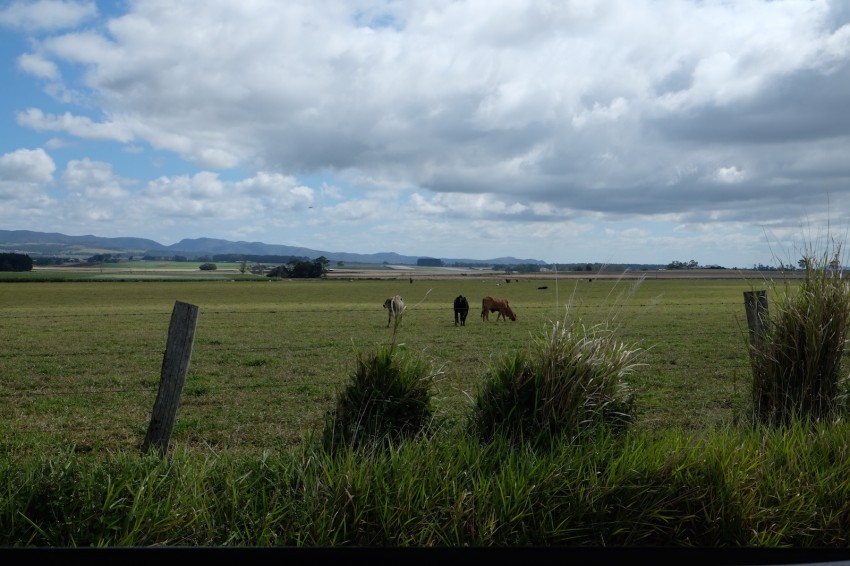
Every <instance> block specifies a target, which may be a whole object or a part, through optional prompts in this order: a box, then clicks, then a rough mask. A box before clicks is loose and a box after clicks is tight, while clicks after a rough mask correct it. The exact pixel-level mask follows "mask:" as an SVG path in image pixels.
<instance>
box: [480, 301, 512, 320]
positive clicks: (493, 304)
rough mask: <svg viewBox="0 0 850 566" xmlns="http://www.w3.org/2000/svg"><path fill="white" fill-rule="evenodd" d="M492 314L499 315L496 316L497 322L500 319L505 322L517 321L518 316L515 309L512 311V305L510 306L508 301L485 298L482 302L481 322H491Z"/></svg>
mask: <svg viewBox="0 0 850 566" xmlns="http://www.w3.org/2000/svg"><path fill="white" fill-rule="evenodd" d="M491 312H498V313H499V314H497V315H496V320H497V321H498V320H499V318H502V319H503V320H507V319H511V320H516V315H515V314H514V311H513V309H511V305H509V304H508V300H507V299H494V298H493V297H490V296H487V297H484V298H483V299H482V300H481V320H490V313H491Z"/></svg>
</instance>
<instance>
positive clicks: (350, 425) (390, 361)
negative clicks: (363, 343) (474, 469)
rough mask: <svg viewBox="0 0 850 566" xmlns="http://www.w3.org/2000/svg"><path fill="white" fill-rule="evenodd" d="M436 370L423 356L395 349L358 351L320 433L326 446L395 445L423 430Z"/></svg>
mask: <svg viewBox="0 0 850 566" xmlns="http://www.w3.org/2000/svg"><path fill="white" fill-rule="evenodd" d="M436 375H437V374H436V372H434V371H433V369H432V366H431V364H430V363H429V362H428V361H427V360H425V359H424V358H423V357H422V356H421V355H416V354H411V353H407V352H404V351H400V350H398V349H395V348H394V347H392V346H389V347H386V346H382V347H379V348H378V349H377V350H376V351H374V352H370V353H360V354H358V356H357V364H356V367H355V370H354V373H353V374H352V376H351V379H350V381H349V383H348V385H347V386H346V387H345V388H344V389H343V390H342V391H341V392H340V393H339V394H338V395H337V399H336V406H335V408H334V409H333V410H332V411H331V412H330V413H329V414H328V416H327V418H326V422H325V429H324V431H323V433H322V444H323V445H324V447H325V448H328V449H333V448H334V447H342V446H349V445H350V446H354V447H358V446H361V445H364V444H369V443H374V442H379V443H380V442H395V441H397V440H400V439H403V438H409V437H412V436H415V435H417V434H420V433H422V432H424V431H425V429H426V428H427V426H428V425H429V424H430V422H431V418H432V416H433V408H432V403H431V401H432V395H433V394H432V386H433V382H434V378H435V377H436Z"/></svg>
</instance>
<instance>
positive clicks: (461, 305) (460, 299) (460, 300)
mask: <svg viewBox="0 0 850 566" xmlns="http://www.w3.org/2000/svg"><path fill="white" fill-rule="evenodd" d="M468 314H469V301H467V300H466V297H464V296H463V295H458V296H457V297H456V298H455V326H457V325H458V323H460V325H461V326H466V315H468Z"/></svg>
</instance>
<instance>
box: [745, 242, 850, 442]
mask: <svg viewBox="0 0 850 566" xmlns="http://www.w3.org/2000/svg"><path fill="white" fill-rule="evenodd" d="M840 258H841V246H840V245H834V246H833V250H832V253H829V252H824V253H823V254H822V255H820V256H818V255H816V254H815V253H814V252H812V251H811V250H809V251H807V252H806V253H805V254H804V256H803V259H802V264H803V266H804V268H805V275H804V278H803V279H802V281H801V282H800V283H799V285H786V287H785V289H784V290H783V291H782V292H780V293H779V298H778V299H776V300H775V301H774V302H773V305H772V308H771V309H770V311H769V313H768V314H767V315H765V317H766V318H767V320H766V321H762V333H761V334H760V335H758V336H754V337H753V339H752V340H751V341H750V360H751V366H752V372H753V387H752V403H753V421H754V422H756V423H761V424H768V425H785V424H788V423H789V422H791V421H793V420H795V419H802V420H821V419H830V418H834V417H836V416H838V415H839V414H840V413H841V412H843V411H844V410H846V399H847V386H848V379H847V375H846V372H845V371H842V368H841V357H842V355H843V352H844V347H845V344H846V342H847V327H848V323H850V285H848V280H847V279H846V278H845V277H844V272H843V271H842V269H841V267H840V266H841V262H840Z"/></svg>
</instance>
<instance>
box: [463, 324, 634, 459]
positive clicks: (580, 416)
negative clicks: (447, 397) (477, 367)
mask: <svg viewBox="0 0 850 566" xmlns="http://www.w3.org/2000/svg"><path fill="white" fill-rule="evenodd" d="M639 351H640V350H639V349H636V348H631V347H628V346H627V345H625V344H624V343H622V342H620V341H619V340H618V339H617V337H616V335H615V332H614V331H613V330H612V329H611V328H610V327H609V326H608V325H607V324H606V323H599V324H595V325H591V326H586V325H585V324H584V323H583V322H581V321H580V320H577V321H574V322H572V323H570V324H567V323H566V322H559V321H555V322H553V323H552V324H551V328H549V329H547V330H544V331H543V332H541V333H540V334H538V335H537V336H535V337H534V338H533V340H532V342H531V343H530V345H529V346H528V347H526V348H525V349H522V350H519V351H517V352H513V353H510V354H507V355H506V356H504V358H503V359H502V360H501V361H500V362H497V363H496V364H494V365H493V366H492V367H491V368H490V372H489V375H488V376H487V378H486V380H485V382H484V384H483V386H482V387H481V389H480V390H479V392H478V394H477V396H476V398H475V400H474V407H473V409H472V414H471V418H470V427H471V429H472V431H473V433H474V434H476V435H477V436H478V437H479V439H480V440H481V441H483V442H490V441H492V440H493V439H494V438H495V437H504V438H506V439H509V440H511V441H512V442H515V443H516V442H529V443H531V444H534V445H540V446H547V445H550V444H551V443H552V442H553V441H555V440H556V439H558V438H562V437H563V436H564V435H573V436H576V435H579V434H581V433H584V432H587V431H589V430H596V429H598V427H603V428H605V429H608V430H611V431H614V432H620V431H622V430H624V429H626V428H627V427H628V426H629V424H631V422H633V420H634V397H633V395H632V393H631V391H630V389H629V387H628V385H627V383H626V381H625V377H626V376H627V375H628V374H629V373H631V372H632V370H633V369H634V368H635V367H636V366H637V365H638V364H637V363H636V357H637V355H638V353H639Z"/></svg>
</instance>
